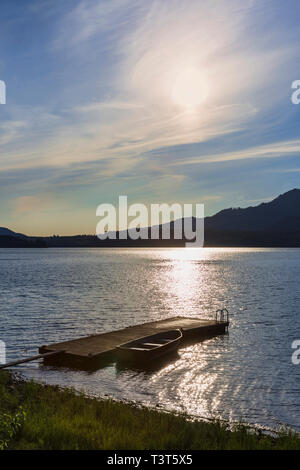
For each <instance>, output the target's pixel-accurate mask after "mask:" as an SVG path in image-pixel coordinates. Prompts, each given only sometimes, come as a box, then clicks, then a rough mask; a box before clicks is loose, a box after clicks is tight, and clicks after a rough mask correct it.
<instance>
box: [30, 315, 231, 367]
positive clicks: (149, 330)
mask: <svg viewBox="0 0 300 470" xmlns="http://www.w3.org/2000/svg"><path fill="white" fill-rule="evenodd" d="M228 325H229V322H228V318H227V320H226V321H225V320H217V319H216V320H203V319H200V318H192V317H172V318H167V319H164V320H158V321H153V322H149V323H143V324H141V325H135V326H129V327H127V328H124V329H122V330H116V331H110V332H108V333H101V334H96V335H92V336H87V337H83V338H79V339H74V340H70V341H64V342H62V343H55V344H49V345H43V346H41V347H40V348H39V352H40V353H41V354H44V353H51V352H54V351H63V354H58V355H57V356H55V355H53V356H52V357H51V356H50V357H49V358H47V360H45V362H46V363H49V364H55V365H66V366H71V367H80V368H81V367H84V368H85V367H87V368H89V367H92V368H93V367H94V366H95V367H96V366H99V367H100V366H101V365H100V364H101V362H102V361H103V362H104V363H107V362H111V361H112V360H113V357H114V353H115V349H116V346H118V345H119V344H121V343H125V342H127V341H131V340H134V339H137V338H141V337H143V336H148V335H152V334H155V333H159V332H161V331H165V330H170V329H175V328H182V330H183V340H184V341H183V343H184V342H187V341H189V342H190V341H197V340H198V339H199V340H201V339H205V338H209V337H213V336H217V335H220V334H224V333H225V332H226V331H227V328H228Z"/></svg>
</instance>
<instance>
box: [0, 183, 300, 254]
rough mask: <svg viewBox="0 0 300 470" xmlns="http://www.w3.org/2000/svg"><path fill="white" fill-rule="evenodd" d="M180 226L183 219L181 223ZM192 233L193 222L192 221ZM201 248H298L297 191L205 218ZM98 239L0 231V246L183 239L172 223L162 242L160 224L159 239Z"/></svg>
mask: <svg viewBox="0 0 300 470" xmlns="http://www.w3.org/2000/svg"><path fill="white" fill-rule="evenodd" d="M181 223H183V219H182V220H181ZM193 225H194V227H193V229H194V230H195V219H193ZM204 227H205V243H204V246H211V247H214V246H215V247H222V246H224V247H225V246H227V247H228V246H237V247H243V246H244V247H264V246H266V247H300V189H292V190H291V191H288V192H286V193H284V194H281V195H280V196H278V197H276V198H275V199H273V200H272V201H270V202H264V203H262V204H259V205H258V206H254V207H247V208H244V209H241V208H237V209H233V208H231V209H224V210H222V211H220V212H218V213H217V214H215V215H213V216H211V217H206V218H205V223H204ZM141 232H146V233H148V234H149V239H148V240H141V239H138V240H132V239H130V238H128V239H126V240H123V239H121V238H120V239H119V233H118V232H117V239H116V240H112V239H107V240H99V239H98V238H97V237H96V236H95V235H76V236H62V237H60V236H53V237H26V235H22V234H19V233H15V232H12V231H11V230H9V229H7V228H0V247H17V246H20V247H21V246H22V247H23V246H27V247H46V246H49V247H170V246H172V247H179V246H185V242H186V240H185V239H184V238H182V239H180V240H177V239H174V236H173V234H174V222H172V223H171V224H170V232H171V239H170V240H163V239H162V225H160V226H159V234H160V237H159V239H158V240H151V239H150V228H149V227H148V228H142V229H141Z"/></svg>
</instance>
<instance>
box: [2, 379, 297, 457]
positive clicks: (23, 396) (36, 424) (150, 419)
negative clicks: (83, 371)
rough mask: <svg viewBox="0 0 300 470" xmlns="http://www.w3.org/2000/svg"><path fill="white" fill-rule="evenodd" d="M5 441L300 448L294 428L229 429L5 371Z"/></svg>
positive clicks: (32, 445)
mask: <svg viewBox="0 0 300 470" xmlns="http://www.w3.org/2000/svg"><path fill="white" fill-rule="evenodd" d="M0 447H1V448H7V449H186V450H188V449H300V439H299V437H298V436H297V435H295V434H294V433H292V432H282V433H281V434H280V435H278V437H276V438H272V437H269V436H265V435H260V434H253V431H252V432H251V431H250V432H249V430H247V428H246V427H245V426H238V427H237V428H236V429H235V430H233V431H229V430H227V429H226V426H225V425H224V424H222V423H220V422H214V423H206V422H190V421H188V420H187V419H186V418H185V417H183V416H176V415H173V414H169V413H164V412H160V411H156V410H151V409H147V408H138V407H135V406H132V405H129V404H124V403H119V402H115V401H112V400H98V399H93V398H87V397H86V396H84V395H78V394H77V393H76V392H74V391H72V390H61V389H59V388H58V387H55V386H48V385H41V384H37V383H35V382H32V381H31V382H27V381H22V380H19V379H18V378H17V377H16V376H14V375H12V374H10V373H8V372H4V371H1V373H0Z"/></svg>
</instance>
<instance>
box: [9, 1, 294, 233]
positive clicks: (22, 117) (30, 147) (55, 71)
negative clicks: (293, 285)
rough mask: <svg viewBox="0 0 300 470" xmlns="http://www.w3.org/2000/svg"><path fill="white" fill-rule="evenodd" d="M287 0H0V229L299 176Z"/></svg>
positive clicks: (91, 218)
mask: <svg viewBox="0 0 300 470" xmlns="http://www.w3.org/2000/svg"><path fill="white" fill-rule="evenodd" d="M299 14H300V4H299V2H298V1H297V0H286V1H284V2H282V1H279V0H271V1H269V0H268V1H267V0H266V1H264V0H257V1H256V0H243V1H242V0H238V1H237V0H198V1H193V0H159V1H151V0H147V1H146V0H138V1H135V0H130V1H129V0H108V1H106V0H85V1H82V0H71V1H69V0H65V1H64V2H60V1H58V0H36V1H31V0H28V1H26V2H24V1H21V0H2V2H1V28H0V80H4V81H5V83H6V87H7V104H6V105H0V155H1V160H0V191H1V198H0V204H1V223H0V225H1V226H7V227H9V228H11V229H13V230H17V231H21V232H24V233H27V234H36V235H38V234H41V235H46V234H53V233H59V234H75V233H94V232H95V227H96V223H97V220H96V215H95V213H96V207H97V205H98V204H100V203H102V202H109V203H112V204H116V203H117V201H118V196H119V195H122V194H123V195H128V200H129V203H134V202H143V203H146V204H150V203H158V202H161V203H162V202H167V203H172V202H179V203H187V202H193V203H204V204H205V212H206V214H207V215H211V214H213V213H215V212H216V211H218V210H220V209H222V208H225V207H232V206H233V207H237V206H241V207H245V206H248V205H255V204H258V203H259V202H261V201H267V200H269V199H272V198H273V197H275V196H276V195H278V194H280V193H282V192H285V191H287V190H289V189H292V188H294V187H299V186H300V185H299V175H300V159H299V155H300V138H299V129H300V105H299V106H296V105H293V104H292V103H291V94H292V90H291V84H292V82H293V81H294V80H297V79H300V48H299V44H300V28H299V25H298V19H299Z"/></svg>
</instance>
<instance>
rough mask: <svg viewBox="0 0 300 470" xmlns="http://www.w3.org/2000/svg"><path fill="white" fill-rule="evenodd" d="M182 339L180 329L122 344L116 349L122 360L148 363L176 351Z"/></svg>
mask: <svg viewBox="0 0 300 470" xmlns="http://www.w3.org/2000/svg"><path fill="white" fill-rule="evenodd" d="M181 338H182V331H181V330H180V329H176V330H167V331H161V332H159V333H156V334H154V335H150V336H144V337H142V338H138V339H135V340H134V341H129V342H128V343H124V344H120V345H119V346H117V348H116V349H117V352H118V355H119V357H120V358H121V359H126V360H133V361H145V362H146V361H149V360H153V359H156V358H157V357H160V356H162V355H164V354H168V353H170V352H172V351H174V350H176V349H177V348H178V346H179V343H180V341H181Z"/></svg>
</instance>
